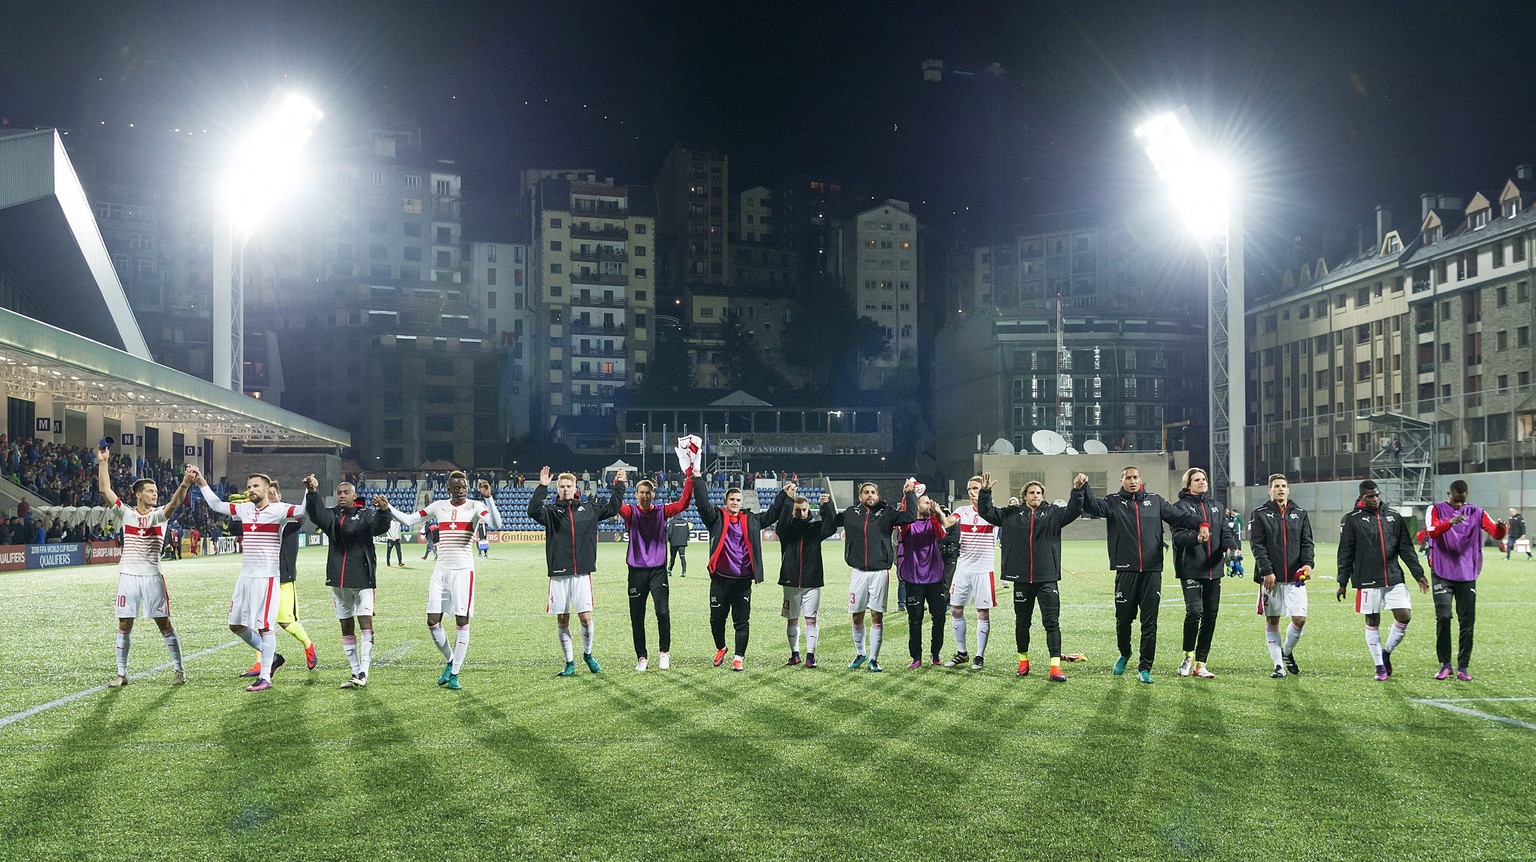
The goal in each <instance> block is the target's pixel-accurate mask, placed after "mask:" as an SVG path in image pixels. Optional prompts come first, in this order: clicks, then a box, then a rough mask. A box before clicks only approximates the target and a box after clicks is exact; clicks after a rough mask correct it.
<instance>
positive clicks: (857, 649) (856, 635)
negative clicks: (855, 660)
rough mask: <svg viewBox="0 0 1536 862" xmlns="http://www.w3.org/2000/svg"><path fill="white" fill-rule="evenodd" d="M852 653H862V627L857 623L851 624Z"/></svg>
mask: <svg viewBox="0 0 1536 862" xmlns="http://www.w3.org/2000/svg"><path fill="white" fill-rule="evenodd" d="M853 654H854V655H863V654H864V627H863V626H861V625H859V624H858V623H854V624H853Z"/></svg>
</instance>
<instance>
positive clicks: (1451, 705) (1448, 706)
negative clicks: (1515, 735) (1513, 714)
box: [1409, 697, 1536, 730]
mask: <svg viewBox="0 0 1536 862" xmlns="http://www.w3.org/2000/svg"><path fill="white" fill-rule="evenodd" d="M1533 700H1536V697H1455V698H1443V699H1437V698H1433V697H1415V698H1410V699H1409V703H1418V704H1423V705H1424V706H1433V707H1437V708H1439V709H1444V710H1448V711H1450V712H1456V713H1460V714H1462V715H1470V716H1472V717H1473V718H1481V719H1483V720H1485V721H1497V722H1502V723H1503V724H1511V725H1514V726H1515V727H1523V728H1525V729H1526V730H1536V724H1532V723H1530V722H1528V721H1521V720H1520V719H1518V718H1510V717H1508V716H1504V715H1494V714H1493V713H1490V712H1483V711H1482V710H1480V709H1472V708H1470V707H1465V706H1459V705H1458V704H1460V703H1480V702H1484V701H1495V702H1504V703H1508V702H1510V701H1533Z"/></svg>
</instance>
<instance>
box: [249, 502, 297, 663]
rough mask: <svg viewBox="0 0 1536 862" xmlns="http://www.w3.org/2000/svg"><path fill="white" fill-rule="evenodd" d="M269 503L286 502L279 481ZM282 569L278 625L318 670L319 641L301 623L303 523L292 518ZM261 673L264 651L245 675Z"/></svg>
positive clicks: (285, 534) (280, 562) (285, 532)
mask: <svg viewBox="0 0 1536 862" xmlns="http://www.w3.org/2000/svg"><path fill="white" fill-rule="evenodd" d="M267 502H268V503H278V504H281V503H282V502H283V494H282V491H281V489H279V488H278V483H277V480H276V479H274V480H272V484H271V485H269V486H268V487H267ZM277 571H278V578H277V580H278V600H277V624H278V625H279V626H281V627H282V629H283V631H285V632H287V633H289V634H291V635H293V637H294V638H295V639H296V640H297V641H298V642H299V643H300V644H303V646H304V664H305V665H306V666H307V667H308V668H309V669H310V670H314V669H315V661H316V655H315V642H314V641H313V640H311V639H310V637H309V632H307V631H305V630H304V624H303V623H301V622H299V596H298V588H297V586H296V585H295V581H296V580H297V579H298V576H299V522H298V521H289V522H288V523H287V524H284V525H283V541H282V550H281V551H280V552H279V553H278V557H277ZM286 662H287V660H286V659H284V658H283V654H282V653H277V654H276V655H274V656H273V657H272V670H273V671H276V670H277V669H278V668H280V667H282V666H283V665H284V664H286ZM260 674H261V655H260V651H258V654H257V656H256V663H255V664H252V665H251V668H250V670H247V671H246V672H245V673H243V674H241V676H259V675H260Z"/></svg>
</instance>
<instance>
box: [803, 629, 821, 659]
mask: <svg viewBox="0 0 1536 862" xmlns="http://www.w3.org/2000/svg"><path fill="white" fill-rule="evenodd" d="M820 635H821V624H820V623H813V622H809V621H807V622H806V624H805V651H806V652H808V653H810V652H815V651H816V638H817V637H819V636H820Z"/></svg>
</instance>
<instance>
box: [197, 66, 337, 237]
mask: <svg viewBox="0 0 1536 862" xmlns="http://www.w3.org/2000/svg"><path fill="white" fill-rule="evenodd" d="M322 116H323V115H322V114H321V113H320V110H319V109H318V108H316V107H315V104H314V103H313V102H311V101H310V100H308V99H306V98H304V97H303V96H300V95H299V94H297V93H293V92H290V91H288V90H286V89H283V88H282V87H279V88H277V90H275V91H274V92H273V93H272V97H271V98H269V99H268V100H267V104H266V106H265V107H264V108H262V111H261V114H260V115H259V116H258V117H257V120H256V123H255V125H254V127H253V128H252V129H251V130H250V131H249V132H248V133H247V134H246V136H245V138H244V139H243V140H242V141H241V143H240V145H239V147H238V148H237V150H236V151H235V155H234V158H233V159H232V160H231V162H230V165H229V168H228V171H227V173H226V175H225V178H224V183H223V186H222V189H221V192H222V197H223V204H224V210H225V212H226V213H227V214H228V215H229V218H230V220H231V222H232V223H233V224H234V225H235V227H236V229H237V230H239V231H240V232H242V233H244V234H249V233H250V232H251V231H252V230H254V229H255V228H256V226H257V225H259V224H260V223H261V222H262V220H263V219H264V218H265V217H266V216H267V215H268V214H270V213H271V212H272V210H273V209H274V208H275V207H276V206H277V205H278V204H280V203H281V202H282V201H283V199H284V198H285V197H286V196H287V194H288V193H289V192H290V191H292V190H293V189H294V188H295V187H297V186H298V185H299V182H300V180H301V179H302V172H303V162H302V160H301V159H300V158H299V154H300V152H301V151H302V150H303V149H304V145H305V144H306V143H308V142H309V138H310V136H311V135H313V134H314V131H315V125H316V124H317V123H319V122H320V119H321V117H322Z"/></svg>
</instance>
